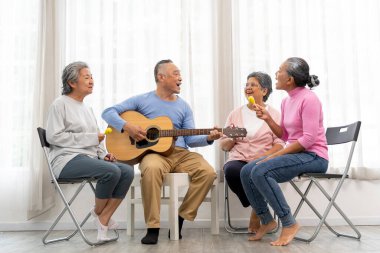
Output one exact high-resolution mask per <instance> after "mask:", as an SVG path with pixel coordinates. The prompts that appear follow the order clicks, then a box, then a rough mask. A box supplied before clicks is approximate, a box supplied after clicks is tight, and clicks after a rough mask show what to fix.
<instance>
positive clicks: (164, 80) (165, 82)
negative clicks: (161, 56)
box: [158, 63, 182, 94]
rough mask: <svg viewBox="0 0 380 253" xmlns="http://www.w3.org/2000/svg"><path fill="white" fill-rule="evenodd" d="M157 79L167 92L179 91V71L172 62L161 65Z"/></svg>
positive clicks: (180, 82)
mask: <svg viewBox="0 0 380 253" xmlns="http://www.w3.org/2000/svg"><path fill="white" fill-rule="evenodd" d="M158 81H159V85H160V86H161V88H162V89H164V90H165V91H166V92H168V93H171V94H179V93H180V92H181V84H182V77H181V72H180V70H179V69H178V67H177V66H176V65H175V64H173V63H166V64H163V66H161V69H160V72H159V73H158Z"/></svg>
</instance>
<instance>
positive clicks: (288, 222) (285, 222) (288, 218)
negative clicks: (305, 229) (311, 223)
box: [280, 213, 296, 227]
mask: <svg viewBox="0 0 380 253" xmlns="http://www.w3.org/2000/svg"><path fill="white" fill-rule="evenodd" d="M280 220H281V224H282V226H283V227H290V226H292V225H294V224H296V220H295V219H294V217H293V215H292V214H291V213H289V214H287V215H285V216H284V217H281V218H280Z"/></svg>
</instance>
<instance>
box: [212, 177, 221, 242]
mask: <svg viewBox="0 0 380 253" xmlns="http://www.w3.org/2000/svg"><path fill="white" fill-rule="evenodd" d="M216 180H218V179H216ZM218 192H219V191H218V182H217V183H216V184H215V185H212V186H211V234H213V235H218V234H219V201H218V199H219V196H218Z"/></svg>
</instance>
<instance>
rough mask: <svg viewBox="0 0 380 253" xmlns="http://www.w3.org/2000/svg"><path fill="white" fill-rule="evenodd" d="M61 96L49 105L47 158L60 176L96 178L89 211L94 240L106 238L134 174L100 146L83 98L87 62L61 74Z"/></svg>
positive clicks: (88, 85)
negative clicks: (48, 151) (92, 217)
mask: <svg viewBox="0 0 380 253" xmlns="http://www.w3.org/2000/svg"><path fill="white" fill-rule="evenodd" d="M62 84H63V86H62V96H60V97H59V98H57V99H56V100H55V101H54V102H53V103H52V105H51V106H50V108H49V113H48V118H47V125H46V138H47V141H48V142H49V143H50V153H49V160H50V162H51V164H52V167H53V171H54V174H55V176H56V177H57V178H60V179H65V178H67V179H73V178H83V177H93V178H95V179H97V184H96V191H95V207H94V209H93V210H92V212H91V213H92V215H93V216H94V218H95V220H94V221H95V224H96V226H97V229H98V236H97V239H98V241H107V240H109V238H108V237H107V231H108V229H116V228H117V226H118V224H117V223H116V222H115V221H114V220H112V219H111V217H112V215H113V213H114V212H115V211H116V209H117V208H118V206H119V205H120V203H121V201H122V200H123V199H124V197H125V195H126V193H127V191H128V189H129V187H130V185H131V183H132V180H133V177H134V171H133V167H131V166H130V165H126V164H121V163H117V162H116V158H115V157H114V156H113V155H112V154H108V153H107V152H106V149H105V147H104V143H103V142H102V141H103V140H104V137H105V136H104V133H101V132H100V131H99V128H98V126H97V123H96V118H95V116H94V114H93V112H92V110H91V108H89V107H88V106H87V105H85V104H84V103H83V99H84V98H85V97H86V96H87V95H89V94H91V93H92V90H93V87H94V81H93V79H92V74H91V72H90V69H89V67H88V65H87V64H86V63H84V62H73V63H71V64H69V65H67V66H66V67H65V69H64V70H63V74H62Z"/></svg>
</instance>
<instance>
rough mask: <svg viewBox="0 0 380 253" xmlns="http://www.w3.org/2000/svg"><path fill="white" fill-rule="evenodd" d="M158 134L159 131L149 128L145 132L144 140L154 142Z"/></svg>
mask: <svg viewBox="0 0 380 253" xmlns="http://www.w3.org/2000/svg"><path fill="white" fill-rule="evenodd" d="M159 133H160V131H159V130H158V129H157V128H153V127H152V128H149V129H148V130H147V131H146V138H147V139H148V140H149V141H155V140H157V139H158V137H160V136H159Z"/></svg>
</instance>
